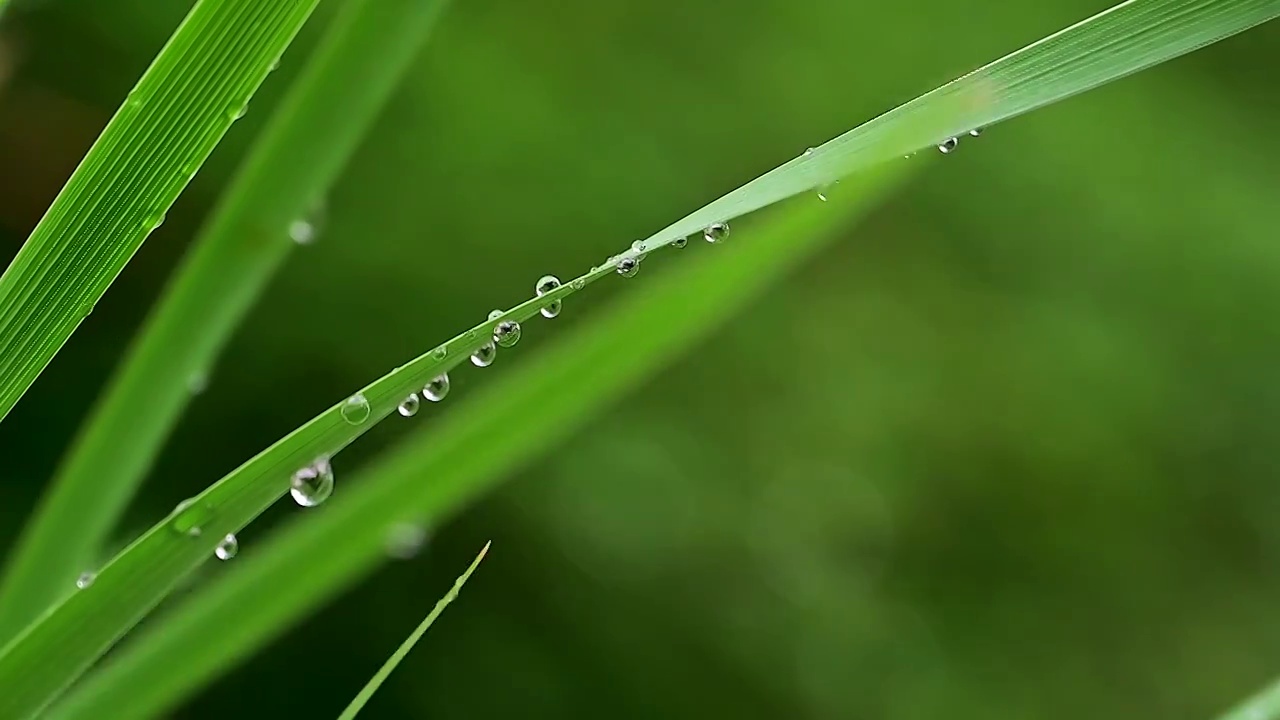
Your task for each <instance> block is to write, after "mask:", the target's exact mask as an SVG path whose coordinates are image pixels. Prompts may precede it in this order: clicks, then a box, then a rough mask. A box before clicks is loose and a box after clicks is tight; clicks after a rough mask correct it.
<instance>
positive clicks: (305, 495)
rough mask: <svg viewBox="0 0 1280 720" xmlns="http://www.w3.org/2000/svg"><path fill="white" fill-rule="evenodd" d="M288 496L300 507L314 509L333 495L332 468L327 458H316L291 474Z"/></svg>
mask: <svg viewBox="0 0 1280 720" xmlns="http://www.w3.org/2000/svg"><path fill="white" fill-rule="evenodd" d="M289 494H291V495H293V500H294V502H296V503H298V504H299V505H301V506H302V507H315V506H316V505H319V504H320V503H322V502H324V501H325V500H328V499H329V496H330V495H332V494H333V467H332V466H331V465H329V458H325V457H322V458H318V459H317V460H316V461H315V462H313V463H311V464H310V465H308V466H306V467H304V468H301V469H299V470H298V471H297V472H295V473H294V474H293V480H292V481H291V482H290V484H289Z"/></svg>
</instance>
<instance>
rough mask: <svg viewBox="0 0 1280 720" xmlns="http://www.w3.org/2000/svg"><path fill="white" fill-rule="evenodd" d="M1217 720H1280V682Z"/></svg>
mask: <svg viewBox="0 0 1280 720" xmlns="http://www.w3.org/2000/svg"><path fill="white" fill-rule="evenodd" d="M1218 720H1280V680H1278V681H1276V682H1273V683H1271V684H1270V685H1268V686H1266V687H1265V688H1263V689H1262V690H1259V691H1258V692H1257V694H1255V695H1253V696H1251V697H1249V698H1247V699H1245V700H1244V701H1243V702H1241V703H1240V704H1239V705H1236V706H1235V707H1233V708H1231V709H1230V710H1228V711H1227V712H1225V713H1223V714H1222V715H1219V716H1218Z"/></svg>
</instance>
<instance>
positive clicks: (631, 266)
mask: <svg viewBox="0 0 1280 720" xmlns="http://www.w3.org/2000/svg"><path fill="white" fill-rule="evenodd" d="M638 272H640V258H634V257H629V258H622V259H621V260H619V261H618V274H619V275H621V276H622V277H628V278H629V277H635V276H636V273H638Z"/></svg>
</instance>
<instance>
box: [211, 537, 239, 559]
mask: <svg viewBox="0 0 1280 720" xmlns="http://www.w3.org/2000/svg"><path fill="white" fill-rule="evenodd" d="M238 552H240V541H239V540H236V536H235V535H232V534H231V533H227V536H226V537H224V538H222V542H220V543H218V547H216V548H214V549H213V554H214V555H215V556H217V558H218V559H219V560H230V559H231V558H233V557H235V556H236V553H238Z"/></svg>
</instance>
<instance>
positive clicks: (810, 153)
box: [804, 148, 813, 157]
mask: <svg viewBox="0 0 1280 720" xmlns="http://www.w3.org/2000/svg"><path fill="white" fill-rule="evenodd" d="M812 154H813V148H805V151H804V156H805V157H809V156H810V155H812Z"/></svg>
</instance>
